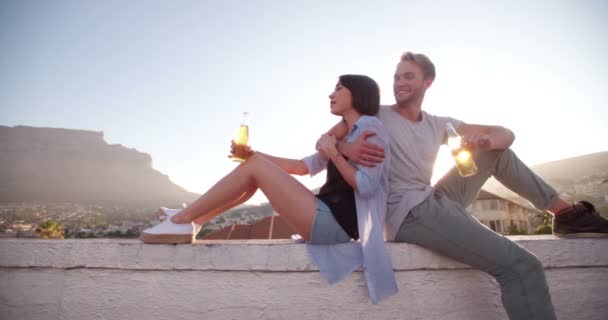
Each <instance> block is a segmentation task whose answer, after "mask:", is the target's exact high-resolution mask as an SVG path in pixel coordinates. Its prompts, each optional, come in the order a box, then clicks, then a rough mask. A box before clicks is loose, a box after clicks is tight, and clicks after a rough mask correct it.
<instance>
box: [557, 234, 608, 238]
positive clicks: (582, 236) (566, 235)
mask: <svg viewBox="0 0 608 320" xmlns="http://www.w3.org/2000/svg"><path fill="white" fill-rule="evenodd" d="M553 235H554V236H556V237H558V238H566V239H578V238H608V233H593V232H580V233H557V232H554V233H553Z"/></svg>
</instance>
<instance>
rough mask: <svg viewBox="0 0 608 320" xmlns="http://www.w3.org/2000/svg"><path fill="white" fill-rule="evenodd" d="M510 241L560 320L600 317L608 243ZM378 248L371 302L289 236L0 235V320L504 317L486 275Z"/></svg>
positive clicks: (411, 252)
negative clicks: (384, 267) (530, 263)
mask: <svg viewBox="0 0 608 320" xmlns="http://www.w3.org/2000/svg"><path fill="white" fill-rule="evenodd" d="M513 239H514V240H516V241H517V242H518V243H519V244H521V245H522V246H524V247H526V248H528V249H529V250H530V251H532V252H533V253H535V254H536V255H537V256H538V257H539V258H540V260H541V261H542V262H543V265H544V266H545V268H546V269H547V270H546V272H547V278H548V281H549V284H550V287H551V293H552V297H553V301H554V304H555V306H556V309H557V312H558V314H559V318H560V319H598V320H600V319H602V320H603V319H605V315H606V314H608V239H601V240H598V239H596V240H592V239H578V240H562V239H556V238H554V237H552V236H520V237H513ZM387 245H388V248H389V251H390V254H391V257H392V260H393V265H394V268H395V270H396V275H397V281H398V283H399V287H400V292H399V294H398V295H397V296H395V297H392V298H391V299H389V300H388V301H386V302H383V303H382V304H380V305H372V304H371V303H370V302H369V299H368V297H367V290H366V288H365V283H364V280H363V277H362V274H361V273H360V272H356V273H354V274H353V275H351V276H350V277H349V278H347V279H346V280H345V281H343V282H340V283H338V284H336V285H333V286H330V285H328V284H326V283H325V281H324V280H323V279H322V278H321V276H320V275H319V274H318V272H317V269H316V267H315V266H314V264H313V263H312V261H311V260H310V258H309V257H308V255H307V253H306V248H305V245H303V244H298V243H294V242H293V241H290V240H284V241H280V240H268V241H265V240H255V241H200V242H197V243H196V244H194V245H144V244H142V243H141V242H139V241H137V240H114V239H91V240H23V239H2V240H0V315H3V316H0V318H2V319H5V318H6V319H165V318H179V319H287V318H290V319H315V320H316V319H370V318H374V319H405V318H406V319H463V320H464V319H468V320H469V319H484V320H485V319H506V314H505V312H504V310H503V308H502V305H501V302H500V291H499V289H498V287H497V285H496V283H495V282H494V280H493V279H492V277H490V276H489V275H487V274H485V273H482V272H479V271H477V270H474V269H471V268H470V267H468V266H466V265H463V264H460V263H457V262H455V261H453V260H451V259H448V258H445V257H442V256H439V255H437V254H434V253H432V252H430V251H428V250H426V249H423V248H420V247H418V246H415V245H408V244H397V243H389V244H387Z"/></svg>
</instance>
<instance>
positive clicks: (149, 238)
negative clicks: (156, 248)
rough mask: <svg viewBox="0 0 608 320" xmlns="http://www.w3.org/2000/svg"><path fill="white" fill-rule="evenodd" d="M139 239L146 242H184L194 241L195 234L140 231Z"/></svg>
mask: <svg viewBox="0 0 608 320" xmlns="http://www.w3.org/2000/svg"><path fill="white" fill-rule="evenodd" d="M139 240H141V241H142V242H143V243H148V244H186V243H194V241H195V236H194V235H191V234H149V233H142V234H141V235H140V236H139Z"/></svg>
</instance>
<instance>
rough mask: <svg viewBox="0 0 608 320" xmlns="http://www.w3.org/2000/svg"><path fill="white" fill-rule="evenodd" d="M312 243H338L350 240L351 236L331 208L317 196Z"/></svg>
mask: <svg viewBox="0 0 608 320" xmlns="http://www.w3.org/2000/svg"><path fill="white" fill-rule="evenodd" d="M311 233H312V234H311V236H310V241H309V242H308V243H310V244H336V243H344V242H349V241H350V236H349V235H348V234H347V233H346V232H345V231H344V229H342V227H341V226H340V224H338V221H336V219H335V218H334V215H333V214H332V213H331V209H329V207H328V206H327V205H326V204H325V202H323V201H321V200H320V199H318V198H317V213H316V214H315V218H314V221H313V223H312V232H311Z"/></svg>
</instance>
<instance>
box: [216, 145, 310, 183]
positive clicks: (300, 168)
mask: <svg viewBox="0 0 608 320" xmlns="http://www.w3.org/2000/svg"><path fill="white" fill-rule="evenodd" d="M230 153H231V155H229V156H228V157H231V156H233V155H237V156H239V157H240V158H243V159H248V158H249V157H251V156H252V155H253V154H254V153H255V154H257V155H259V156H261V157H262V158H264V159H266V160H268V161H270V162H272V163H273V164H274V165H276V166H277V167H279V168H281V169H283V171H285V172H287V173H289V174H296V175H301V176H303V175H305V174H308V172H309V170H308V167H307V166H306V164H305V163H304V161H302V160H297V159H287V158H280V157H275V156H271V155H269V154H265V153H262V152H259V151H253V150H251V147H250V146H239V145H237V144H235V143H234V141H232V145H231V148H230Z"/></svg>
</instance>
